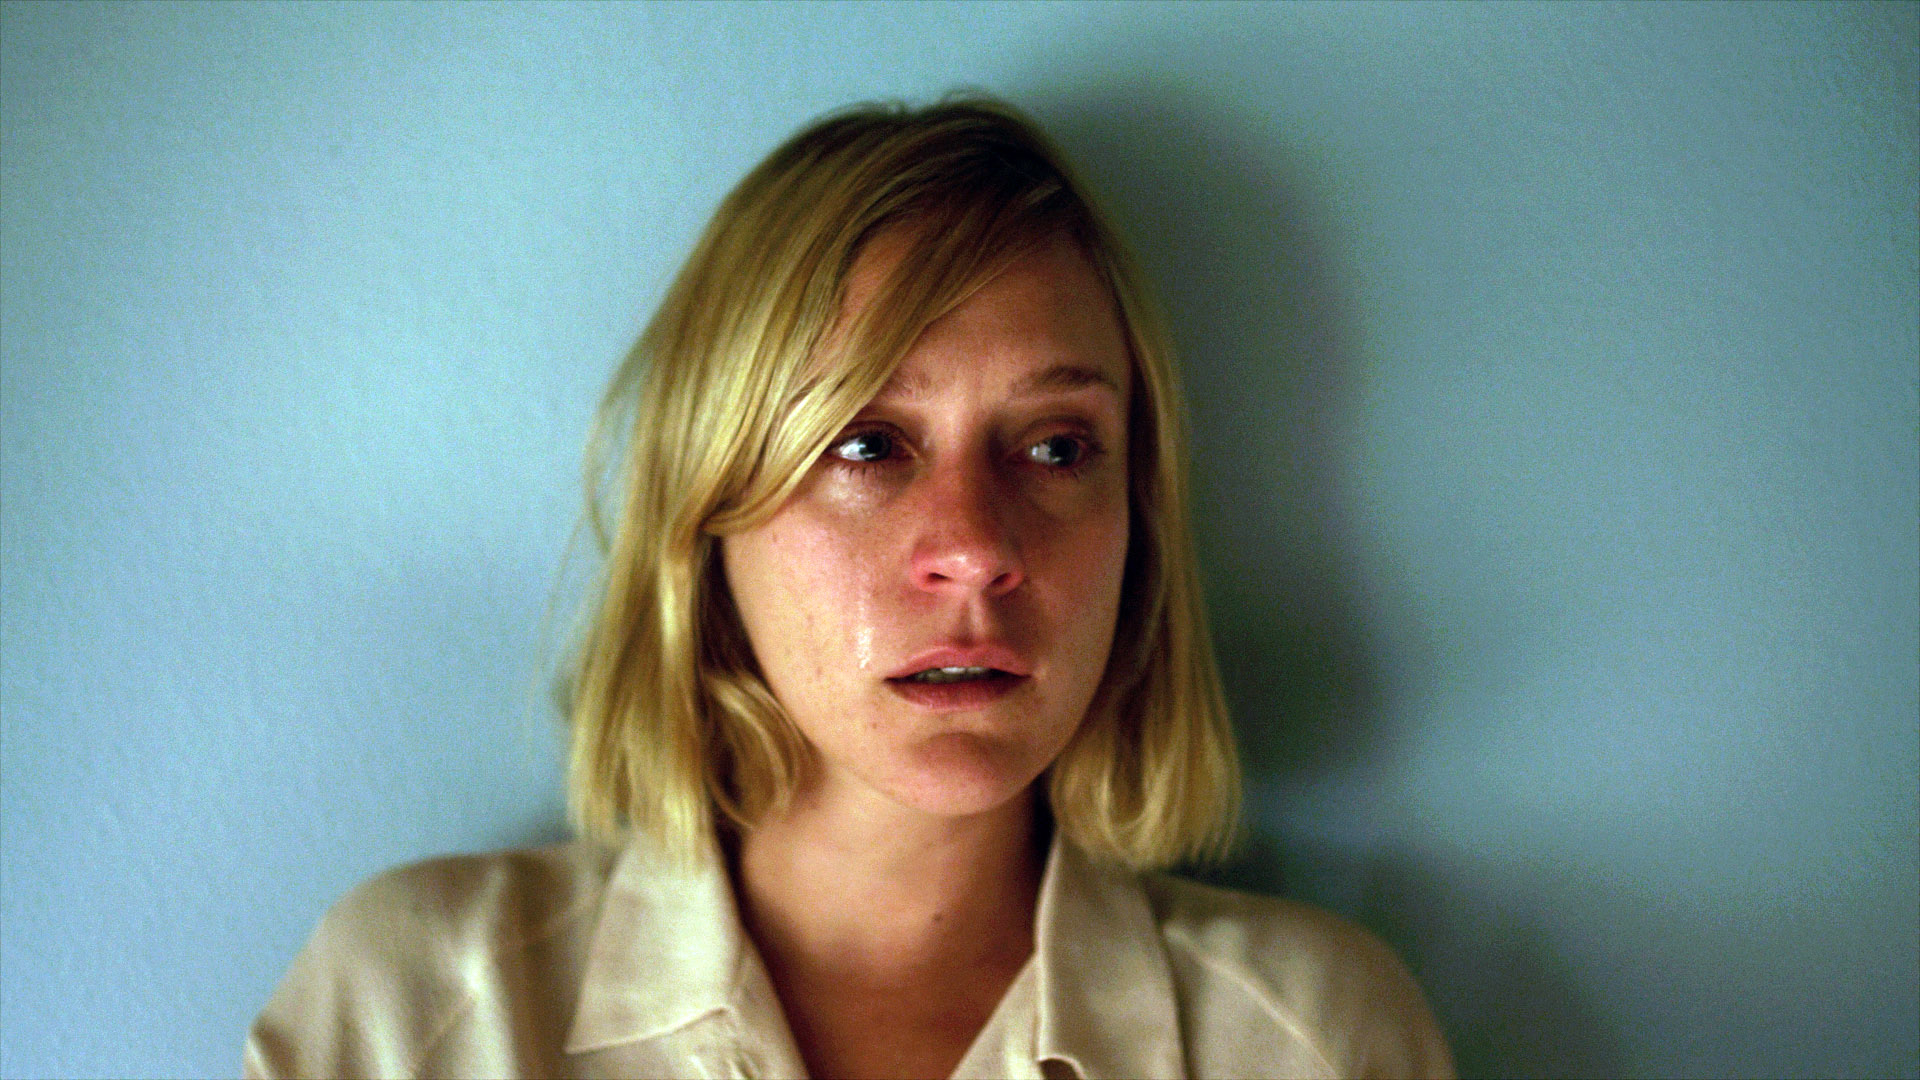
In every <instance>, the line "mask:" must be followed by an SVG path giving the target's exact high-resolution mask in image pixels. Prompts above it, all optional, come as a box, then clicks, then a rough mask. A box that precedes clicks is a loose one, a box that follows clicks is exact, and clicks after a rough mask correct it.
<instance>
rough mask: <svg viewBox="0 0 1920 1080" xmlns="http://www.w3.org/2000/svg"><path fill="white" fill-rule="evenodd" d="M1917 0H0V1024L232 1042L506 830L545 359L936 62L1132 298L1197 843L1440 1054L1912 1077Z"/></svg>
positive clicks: (189, 1060)
mask: <svg viewBox="0 0 1920 1080" xmlns="http://www.w3.org/2000/svg"><path fill="white" fill-rule="evenodd" d="M1916 11H1920V9H1917V8H1916V7H1915V6H1913V5H1899V6H1891V5H1889V6H1879V7H1858V6H1840V5H1802V6H1788V7H1762V6H1749V5H1740V6H1724V7H1723V6H1686V7H1677V6H1676V7H1665V6H1628V7H1593V6H1584V7H1576V6H1546V7H1532V6H1510V5H1494V6H1470V7H1426V6H1410V5H1398V4H1392V5H1382V6H1373V7H1323V6H1307V5H1274V6H1256V7H1239V6H1209V7H1200V8H1194V7H1181V8H1170V7H1157V6H1125V7H1119V6H1073V5H1037V6H1030V7H1029V6H1015V7H1005V6H989V5H972V4H969V5H961V6H941V5H910V6H901V7H890V6H852V7H845V6H815V5H807V6H797V7H765V6H750V5H735V4H725V5H719V6H714V7H699V6H680V5H676V6H661V7H652V6H640V7H623V6H597V5H596V6H580V7H518V6H484V7H483V6H471V7H421V6H402V5H350V6H321V5H310V6H308V5H302V6H272V7H268V6H210V7H175V6H161V5H151V6H146V5H143V6H128V7H120V6H104V5H101V6H95V5H82V6H56V5H42V4H24V3H22V4H13V3H9V4H8V5H7V6H6V7H5V9H4V16H3V18H4V21H3V22H0V104H3V105H4V127H3V128H0V262H3V267H4V269H3V272H0V314H3V315H4V334H3V335H0V360H3V361H4V384H3V385H4V398H3V405H4V413H3V414H0V419H3V423H0V449H3V450H4V486H3V487H0V556H3V559H4V562H3V564H0V565H3V569H4V573H3V574H0V581H3V586H4V591H3V592H0V601H3V603H0V644H3V645H4V653H3V655H4V663H3V664H0V693H3V694H4V701H3V703H0V704H3V706H4V729H3V730H4V736H3V738H0V767H3V769H4V773H3V775H4V787H3V794H4V802H3V805H0V828H3V829H4V859H3V861H0V897H3V899H4V924H3V925H0V973H3V978H4V984H3V987H0V1073H4V1074H5V1075H7V1076H20V1077H25V1076H35V1075H106V1074H115V1075H150V1076H161V1075H194V1076H205V1075H213V1074H218V1073H224V1072H231V1071H234V1070H235V1069H237V1066H238V1054H239V1044H240V1039H241V1033H242V1030H243V1028H244V1027H245V1025H246V1023H247V1022H248V1020H249V1019H250V1017H251V1015H252V1013H253V1012H254V1011H255V1010H256V1009H257V1008H258V1007H259V1005H260V1004H261V1003H262V1002H263V1001H264V999H265V998H266V996H267V994H268V992H269V991H270V990H271V988H272V986H273V984H274V982H275V980H276V979H277V978H278V976H279V974H280V973H281V971H282V969H283V968H284V966H285V964H286V963H287V961H288V960H289V958H290V957H291V956H292V954H293V952H294V950H295V949H296V948H297V947H298V946H299V944H300V943H301V941H302V940H303V939H304V938H305V936H306V934H307V932H308V931H309V930H310V928H311V927H312V925H313V922H314V920H315V919H316V918H317V917H318V915H319V914H320V912H321V911H322V910H323V908H324V906H325V905H326V904H327V903H328V902H329V901H330V900H331V899H332V898H333V897H335V896H337V895H338V894H339V893H340V892H341V891H342V890H344V889H346V888H348V887H349V886H350V885H352V884H353V883H354V882H355V881H357V880H359V879H361V878H363V877H365V876H366V875H368V874H370V873H372V872H373V871H375V870H377V869H379V868H380V867H382V866H384V865H388V864H391V863H394V862H397V861H401V860H406V859H411V858H415V857H419V856H424V855H427V854H431V853H436V852H442V851H448V850H454V849H479V848H491V847H498V846H505V845H519V844H526V843H532V842H536V841H541V840H543V839H546V838H549V837H554V836H556V835H558V834H559V832H560V828H561V827H560V823H559V819H560V814H559V797H558V776H559V769H558V764H557V761H558V754H557V745H558V741H557V739H556V737H555V734H554V731H553V730H552V728H551V726H550V724H549V721H548V718H547V714H546V713H545V712H544V711H543V709H542V707H541V705H540V703H539V701H538V697H539V693H540V691H539V688H538V678H537V671H538V663H537V660H538V655H539V651H540V642H539V628H540V622H541V618H542V615H543V612H544V610H545V609H546V605H547V601H548V597H549V595H550V592H551V590H552V586H553V582H554V579H555V573H556V569H557V567H558V565H559V562H560V558H561V554H562V551H563V549H564V547H565V544H566V539H567V535H568V531H569V528H570V526H571V524H572V520H573V513H574V510H575V500H576V480H575V477H576V469H577V466H576V462H577V460H578V453H579V448H580V444H581V442H582V437H583V434H584V430H585V425H586V422H587V418H588V414H589V410H590V408H591V404H592V402H593V400H594V398H595V395H596V394H597V392H598V390H599V388H600V386H601V384H602V381H603V380H604V378H605V377H606V375H607V374H608V372H609V371H610V369H611V366H612V364H613V363H614V361H615V359H616V358H617V357H618V355H619V354H620V353H621V352H622V351H623V350H624V348H625V347H626V345H627V344H628V342H629V341H630V340H631V338H632V336H633V335H634V333H635V332H636V331H637V329H638V328H639V326H640V324H641V322H642V320H643V319H644V317H645V315H646V313H647V312H648V311H649V310H650V308H651V306H652V304H653V303H654V302H655V301H656V299H657V298H658V296H659V293H660V290H661V287H662V284H663V282H664V281H665V279H666V278H667V276H668V275H669V274H670V273H671V271H672V269H673V268H674V266H675V265H676V263H677V261H678V260H679V259H680V258H681V257H682V255H683V254H684V253H685V251H686V249H687V246H688V244H689V242H690V240H691V238H692V236H693V234H694V232H695V230H696V229H697V228H698V227H699V226H700V224H701V222H702V221H703V220H704V218H705V216H706V215H707V214H708V213H709V212H710V211H711V209H712V207H713V205H714V204H715V202H716V200H717V199H718V198H719V197H720V195H721V194H722V192H723V191H724V190H725V188H726V187H727V186H728V185H730V184H731V183H732V182H733V181H734V180H735V179H736V178H737V177H738V176H739V175H740V174H741V173H742V172H743V171H744V170H745V169H746V168H747V167H748V166H749V165H750V164H751V163H752V162H753V161H755V160H756V159H757V158H758V157H760V156H761V155H762V154H764V153H765V152H766V151H767V150H768V149H770V148H771V147H772V145H773V144H774V143H775V142H776V141H777V140H778V139H780V138H781V137H782V136H783V135H785V134H786V133H788V132H789V131H790V130H792V129H793V128H794V127H795V126H796V125H798V124H799V123H801V122H802V121H804V120H806V119H808V118H809V117H811V116H813V115H815V114H816V113H818V112H820V111H822V110H824V109H827V108H829V107H832V106H835V105H839V104H842V103H845V102H848V101H851V100H855V99H863V98H871V97H875V96H904V97H907V98H910V99H915V100H925V99H928V98H930V97H933V96H935V95H937V94H938V93H939V92H940V91H942V90H944V89H946V88H949V87H952V86H956V85H963V84H965V85H975V86H983V87H986V88H989V89H992V90H994V91H997V92H1000V93H1003V94H1005V95H1007V96H1009V97H1011V98H1012V99H1013V100H1015V101H1017V102H1020V103H1022V104H1024V105H1026V106H1027V107H1029V108H1030V109H1032V110H1033V111H1035V112H1036V113H1037V114H1039V115H1040V116H1041V117H1042V118H1043V119H1045V120H1047V121H1048V122H1049V123H1050V124H1051V125H1052V126H1053V127H1054V128H1055V130H1056V132H1057V134H1058V135H1059V136H1060V137H1061V138H1062V140H1063V141H1064V142H1066V143H1067V144H1068V146H1069V148H1070V150H1072V151H1073V152H1075V153H1076V154H1077V156H1079V157H1080V158H1081V159H1082V161H1083V163H1084V165H1085V167H1086V169H1087V171H1088V172H1089V173H1090V174H1092V176H1093V177H1094V178H1095V180H1096V183H1097V184H1098V185H1099V186H1101V187H1103V188H1105V189H1106V190H1107V191H1108V192H1109V193H1110V194H1111V196H1112V198H1113V201H1114V203H1115V205H1116V208H1117V210H1118V212H1119V213H1120V215H1121V217H1122V218H1123V219H1124V220H1125V221H1126V222H1127V223H1128V224H1129V225H1130V226H1131V227H1132V229H1133V231H1134V232H1135V233H1136V234H1137V238H1138V240H1139V242H1140V245H1141V247H1142V249H1143V251H1144V254H1145V256H1146V259H1147V262H1148V263H1149V265H1150V267H1151V269H1152V270H1153V271H1154V273H1155V274H1156V276H1157V277H1158V278H1159V279H1160V281H1161V282H1162V284H1163V286H1164V288H1165V291H1166V294H1167V299H1168V304H1169V307H1170V308H1171V310H1172V313H1173V315H1174V319H1175V323H1176V327H1177V331H1178V334H1179V338H1180V341H1181V343H1182V345H1183V347H1184V348H1185V350H1186V352H1187V354H1188V363H1189V378H1190V381H1191V384H1192V385H1191V390H1192V398H1193V412H1194V419H1195V427H1196V432H1197V437H1196V461H1197V465H1196V468H1197V489H1198V498H1199V505H1200V514H1201V517H1200V523H1199V528H1200V532H1201V534H1202V538H1203V540H1204V542H1205V550H1206V569H1207V572H1208V575H1209V581H1210V589H1211V593H1212V602H1213V605H1214V613H1215V624H1216V632H1217V634H1218V637H1219V639H1220V643H1221V647H1222V657H1223V663H1224V664H1225V666H1226V669H1227V673H1228V677H1229V682H1230V684H1231V688H1232V693H1233V697H1234V700H1235V702H1236V705H1237V706H1238V709H1239V716H1240V723H1241V726H1242V729H1243V734H1244V737H1245V741H1246V744H1247V748H1248V754H1249V758H1250V760H1251V762H1252V764H1253V766H1254V770H1253V777H1252V809H1253V822H1254V828H1255V832H1254V837H1253V843H1252V846H1251V849H1250V855H1249V857H1248V859H1247V860H1246V861H1245V862H1244V863H1243V864H1242V865H1240V866H1238V867H1236V868H1234V869H1233V870H1231V871H1230V872H1229V873H1228V874H1227V876H1228V877H1230V878H1232V879H1234V880H1238V881H1242V882H1246V883H1252V884H1258V885H1265V886H1270V887H1271V886H1275V885H1279V884H1284V886H1285V887H1286V888H1289V889H1291V890H1292V891H1293V892H1295V893H1296V894H1298V895H1301V896H1305V897H1307V898H1311V899H1316V900H1319V901H1320V902H1322V903H1325V904H1328V905H1330V906H1332V907H1335V908H1338V909H1341V910H1344V911H1347V912H1350V913H1354V914H1356V915H1358V916H1360V917H1361V918H1363V919H1364V920H1366V921H1367V922H1368V923H1370V924H1371V925H1373V926H1375V927H1376V928H1378V929H1380V930H1382V931H1383V932H1384V933H1386V934H1387V935H1388V936H1389V937H1390V938H1391V939H1392V940H1393V941H1394V942H1395V943H1396V944H1397V945H1399V946H1400V947H1401V948H1402V950H1403V951H1404V952H1405V953H1406V954H1407V956H1408V958H1409V960H1410V961H1411V962H1412V963H1413V964H1414V966H1415V967H1416V969H1417V970H1418V972H1419V973H1420V974H1421V976H1422V978H1423V980H1424V981H1425V983H1426V985H1427V986H1428V988H1429V990H1430V992H1431V994H1432V996H1433V998H1434V1000H1435V1003H1436V1005H1437V1007H1438V1008H1439V1010H1440V1012H1441V1014H1442V1017H1443V1020H1444V1021H1445V1023H1446V1024H1447V1026H1448V1029H1449V1031H1450V1033H1451V1035H1452V1037H1453V1038H1454V1040H1455V1042H1456V1044H1457V1046H1458V1050H1459V1053H1460V1057H1461V1059H1462V1063H1463V1065H1465V1066H1466V1068H1467V1069H1468V1070H1469V1071H1471V1072H1478V1073H1551V1072H1583V1071H1584V1072H1615V1073H1618V1072H1624V1073H1636V1074H1676V1073H1685V1074H1707V1073H1744V1074H1752V1075H1781V1074H1800V1073H1805V1074H1813V1073H1829V1074H1832V1073H1859V1074H1874V1073H1877V1074H1893V1073H1907V1074H1913V1073H1915V1072H1920V1049H1917V1048H1916V1039H1917V1036H1916V1031H1917V1030H1920V1005H1917V1004H1916V992H1917V991H1916V986H1917V985H1920V959H1917V956H1916V954H1917V952H1920V910H1917V908H1916V904H1917V903H1920V901H1917V900H1916V896H1920V840H1917V839H1916V837H1917V836H1920V821H1917V820H1916V818H1917V814H1916V809H1917V802H1920V795H1917V793H1916V776H1917V775H1920V239H1917V238H1916V215H1917V213H1920V211H1917V210H1916V200H1917V199H1920V172H1917V169H1916V156H1917V154H1920V100H1917V98H1916V95H1917V94H1920V91H1917V90H1916V87H1917V86H1920V63H1917V60H1916V56H1917V54H1920V19H1917V18H1916Z"/></svg>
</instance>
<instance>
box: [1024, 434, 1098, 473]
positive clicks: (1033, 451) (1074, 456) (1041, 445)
mask: <svg viewBox="0 0 1920 1080" xmlns="http://www.w3.org/2000/svg"><path fill="white" fill-rule="evenodd" d="M1086 456H1087V444H1086V442H1085V440H1082V439H1076V438H1074V437H1072V436H1070V435H1054V436H1052V437H1050V438H1045V439H1041V440H1040V441H1039V442H1037V443H1034V444H1033V445H1032V446H1030V447H1028V448H1027V457H1028V459H1029V460H1031V461H1033V462H1034V463H1036V464H1039V465H1046V466H1049V467H1051V468H1055V469H1071V468H1073V467H1074V466H1075V465H1078V464H1080V462H1081V461H1082V460H1083V459H1084V458H1085V457H1086Z"/></svg>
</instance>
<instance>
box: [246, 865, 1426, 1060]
mask: <svg viewBox="0 0 1920 1080" xmlns="http://www.w3.org/2000/svg"><path fill="white" fill-rule="evenodd" d="M805 1071H806V1070H805V1067H804V1066H803V1065H802V1063H801V1060H800V1056H799V1054H798V1052H797V1051H796V1050H795V1048H794V1043H793V1037H792V1035H791V1034H790V1033H789V1031H788V1028H787V1022H786V1018H785V1015H784V1013H783V1012H782V1011H781V1008H780V1004H779V1000H778V998H777V997H776V996H775V994H774V989H773V985H772V983H771V982H770V981H769V979H768V976H767V971H766V968H765V967H764V966H763V965H762V963H761V961H760V957H759V954H758V953H757V952H756V951H755V949H754V946H753V944H752V942H751V941H750V940H749V939H748V938H747V936H746V934H745V932H744V931H743V930H742V929H741V924H740V919H739V916H738V913H737V912H736V910H735V907H734V897H733V891H732V887H731V885H730V884H729V881H728V877H727V874H726V872H725V870H724V868H723V867H722V864H721V863H720V861H719V859H718V858H717V857H715V858H710V859H709V860H708V861H707V862H706V863H705V864H704V865H703V866H701V867H699V868H697V869H683V868H677V867H675V866H674V865H672V864H670V863H668V862H667V861H665V860H663V859H661V858H659V857H657V856H656V855H655V854H654V852H653V851H652V850H651V849H650V847H649V846H648V845H646V844H645V843H643V842H635V843H633V844H631V845H629V846H628V847H626V848H625V849H624V850H620V851H611V850H608V849H606V848H603V847H600V846H596V845H593V844H590V843H586V842H574V843H569V844H561V845H557V846H554V847H549V848H541V849H538V850H532V851H511V852H504V853H501V854H497V855H481V856H466V857H458V858H447V859H436V860H433V861H430V862H425V863H420V864H417V865H414V866H409V867H404V868H402V869H399V870H394V871H391V872H389V873H386V874H384V875H382V876H380V877H378V878H375V879H374V880H373V881H371V882H369V883H367V884H365V885H363V886H361V887H360V888H358V889H356V890H354V891H353V892H352V893H350V894H349V895H348V896H347V897H346V898H345V899H343V900H342V901H341V902H340V903H339V904H338V905H336V906H335V907H334V909H333V910H332V911H331V912H329V913H328V914H327V916H326V917H325V919H323V920H322V921H321V923H320V928H319V930H318V931H317V932H316V933H315V934H314V936H313V940H312V941H311V942H310V943H308V945H307V947H306V949H305V950H303V951H302V952H301V953H300V955H299V957H298V958H297V959H296V960H295V961H294V963H293V968H292V969H291V970H290V971H289V972H288V973H287V976H286V978H285V980H284V981H282V983H281V984H280V988H279V989H278V991H277V992H275V994H274V996H273V999H272V1000H271V1001H270V1002H268V1003H267V1007H266V1009H265V1010H264V1011H263V1012H262V1013H261V1014H260V1018H259V1019H258V1020H257V1021H256V1022H255V1023H254V1026H253V1030H252V1032H251V1034H250V1037H249V1038H248V1040H247V1048H246V1075H247V1076H249V1077H281V1076H313V1077H318V1076H327V1077H346V1076H393V1077H481V1076H488V1077H494V1076H499V1077H504V1076H528V1077H655V1076H690V1077H786V1076H792V1077H798V1076H803V1075H805ZM1451 1074H1452V1064H1451V1061H1450V1059H1449V1057H1448V1053H1447V1047H1446V1043H1445V1042H1444V1041H1443V1040H1442V1038H1441V1036H1440V1033H1439V1031H1438V1029H1437V1028H1436V1027H1435V1025H1434V1021H1433V1017H1432V1014H1431V1013H1430V1012H1429V1011H1428V1009H1427V1005H1426V1002H1425V1001H1424V1000H1423V999H1422V997H1421V995H1420V990H1419V988H1418V987H1416V986H1415V985H1414V982H1413V979H1412V978H1411V977H1410V976H1409V975H1408V974H1407V972H1406V969H1405V968H1403V967H1402V966H1401V965H1400V963H1399V961H1398V960H1397V959H1395V958H1394V956H1393V954H1392V953H1391V952H1390V951H1389V950H1388V949H1387V948H1386V946H1384V945H1382V944H1381V943H1380V942H1379V941H1378V940H1376V939H1375V938H1373V937H1372V936H1371V935H1369V934H1367V933H1366V932H1365V931H1363V930H1361V929H1359V928H1358V927H1355V926H1353V925H1351V924H1350V923H1347V922H1344V921H1342V920H1340V919H1337V918H1335V917H1333V916H1331V915H1328V914H1326V913H1324V912H1321V911H1318V910H1316V909H1314V908H1310V907H1306V906H1304V905H1301V904H1296V903H1291V902H1288V901H1284V900H1275V899H1270V898H1267V897H1259V896H1252V895H1248V894H1244V893H1237V892H1230V891H1227V890H1224V889H1216V888H1211V887H1208V886H1204V885H1198V884H1194V883H1191V882H1187V881H1181V880H1179V879H1176V878H1171V877H1164V876H1158V875H1152V876H1147V877H1144V878H1142V877H1137V876H1134V875H1132V874H1127V873H1123V872H1119V871H1115V870H1110V869H1107V868H1104V867H1101V866H1098V865H1096V864H1094V863H1093V862H1092V861H1091V860H1089V859H1088V858H1086V857H1085V856H1084V855H1082V854H1081V853H1080V852H1079V851H1078V850H1077V849H1075V848H1074V847H1072V846H1071V845H1069V844H1067V843H1065V842H1056V843H1054V845H1053V848H1052V852H1051V854H1050V855H1049V856H1048V859H1047V867H1046V873H1045V876H1044V877H1043V879H1042V881H1041V887H1040V898H1039V905H1038V908H1037V909H1036V911H1035V914H1034V952H1033V955H1032V957H1031V958H1030V959H1029V960H1028V962H1027V964H1026V966H1025V967H1024V968H1022V969H1021V971H1020V973H1019V975H1018V976H1017V977H1016V978H1015V979H1014V982H1013V985H1012V986H1011V987H1010V988H1009V989H1008V990H1007V993H1006V996H1005V997H1004V998H1003V999H1002V1000H1001V1001H1000V1004H999V1006H998V1007H997V1008H996V1010H995V1011H994V1013H993V1015H992V1017H991V1018H990V1019H989V1020H988V1022H987V1025H986V1027H985V1028H983V1029H982V1030H981V1032H980V1034H979V1036H978V1037H977V1038H976V1039H975V1040H974V1042H973V1045H972V1046H971V1047H970V1048H969V1049H968V1050H967V1052H966V1056H965V1057H964V1058H963V1059H962V1060H961V1062H960V1064H959V1067H958V1068H957V1069H955V1071H954V1076H956V1077H1033V1078H1038V1077H1059V1076H1068V1077H1080V1078H1088V1077H1162V1076H1165V1077H1172V1076H1195V1077H1255V1076H1289V1077H1341V1076H1450V1075H1451Z"/></svg>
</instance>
